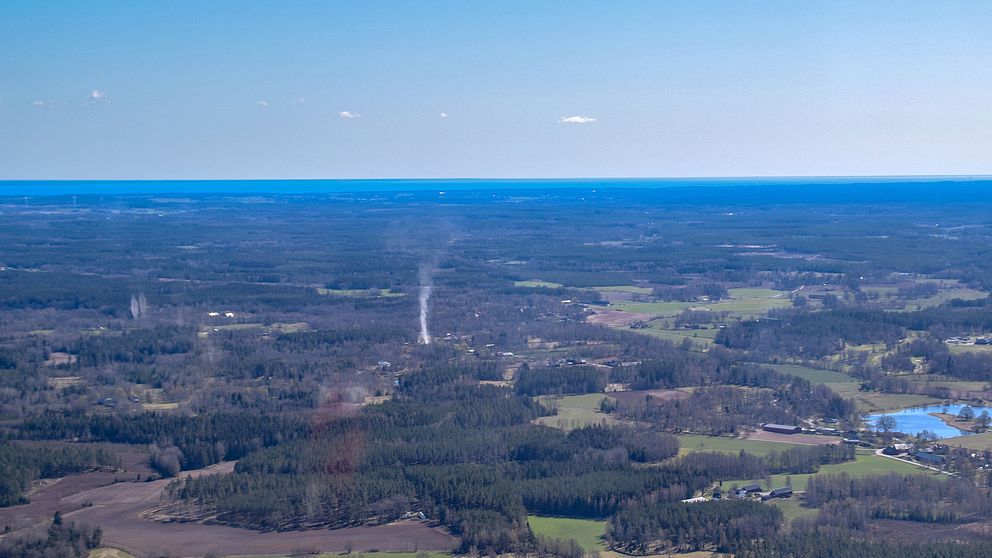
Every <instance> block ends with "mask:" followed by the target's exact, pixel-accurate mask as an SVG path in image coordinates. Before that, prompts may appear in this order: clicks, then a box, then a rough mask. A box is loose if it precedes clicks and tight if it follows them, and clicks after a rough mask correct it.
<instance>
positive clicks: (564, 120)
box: [558, 115, 596, 124]
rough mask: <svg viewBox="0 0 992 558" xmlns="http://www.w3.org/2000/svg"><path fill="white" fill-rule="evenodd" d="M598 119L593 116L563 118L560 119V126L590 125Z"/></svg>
mask: <svg viewBox="0 0 992 558" xmlns="http://www.w3.org/2000/svg"><path fill="white" fill-rule="evenodd" d="M595 121H596V119H595V118H593V117H591V116H581V115H575V116H562V117H561V118H559V119H558V123H559V124H590V123H592V122H595Z"/></svg>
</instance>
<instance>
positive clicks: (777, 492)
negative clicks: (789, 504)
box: [761, 486, 792, 500]
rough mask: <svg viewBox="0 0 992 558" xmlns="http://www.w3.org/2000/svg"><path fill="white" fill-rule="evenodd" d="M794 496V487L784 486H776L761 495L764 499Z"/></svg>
mask: <svg viewBox="0 0 992 558" xmlns="http://www.w3.org/2000/svg"><path fill="white" fill-rule="evenodd" d="M791 497H792V487H791V486H783V487H781V488H775V489H773V490H772V491H771V492H769V493H768V494H765V495H764V496H762V497H761V499H762V500H771V499H773V498H791Z"/></svg>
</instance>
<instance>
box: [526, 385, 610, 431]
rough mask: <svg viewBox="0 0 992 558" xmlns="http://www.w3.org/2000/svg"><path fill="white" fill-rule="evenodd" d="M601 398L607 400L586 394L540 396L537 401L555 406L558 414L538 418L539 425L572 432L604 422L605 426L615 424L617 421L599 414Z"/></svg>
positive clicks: (593, 394)
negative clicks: (574, 429)
mask: <svg viewBox="0 0 992 558" xmlns="http://www.w3.org/2000/svg"><path fill="white" fill-rule="evenodd" d="M603 398H608V397H607V396H606V395H604V394H602V393H588V394H585V395H566V396H564V397H560V396H550V395H548V396H541V397H538V400H539V401H541V402H542V403H544V404H545V405H552V404H554V405H557V406H558V414H557V415H553V416H550V417H540V418H538V419H537V422H538V423H539V424H543V425H545V426H550V427H552V428H560V429H562V430H572V429H573V428H581V427H583V426H589V425H592V424H602V423H603V421H604V420H605V421H606V423H607V424H617V423H618V421H617V420H616V419H615V418H613V417H612V416H610V415H606V414H603V413H601V412H599V404H600V403H601V402H602V401H603Z"/></svg>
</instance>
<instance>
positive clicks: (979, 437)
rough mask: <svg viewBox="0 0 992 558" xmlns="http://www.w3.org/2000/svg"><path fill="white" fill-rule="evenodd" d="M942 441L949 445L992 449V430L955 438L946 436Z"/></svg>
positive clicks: (980, 449)
mask: <svg viewBox="0 0 992 558" xmlns="http://www.w3.org/2000/svg"><path fill="white" fill-rule="evenodd" d="M941 441H942V442H943V443H945V444H947V445H949V446H961V447H963V448H968V449H973V450H979V451H985V450H992V432H983V433H981V434H971V435H968V436H955V437H954V438H946V439H944V440H941Z"/></svg>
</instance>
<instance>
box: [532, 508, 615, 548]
mask: <svg viewBox="0 0 992 558" xmlns="http://www.w3.org/2000/svg"><path fill="white" fill-rule="evenodd" d="M527 523H529V524H530V528H531V529H532V530H533V531H534V534H535V535H544V536H545V537H554V538H559V539H574V540H575V542H577V543H579V546H581V547H582V549H583V550H585V551H586V552H597V551H600V550H604V549H605V548H606V543H605V542H604V541H603V539H602V537H603V535H604V534H605V533H606V522H605V521H595V520H592V519H571V518H567V517H543V516H537V515H528V516H527Z"/></svg>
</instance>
